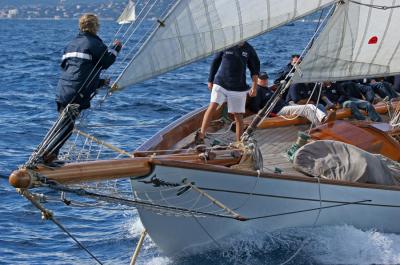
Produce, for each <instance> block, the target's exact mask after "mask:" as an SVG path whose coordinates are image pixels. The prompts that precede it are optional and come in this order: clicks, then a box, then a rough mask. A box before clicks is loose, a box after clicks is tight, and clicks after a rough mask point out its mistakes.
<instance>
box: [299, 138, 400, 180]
mask: <svg viewBox="0 0 400 265" xmlns="http://www.w3.org/2000/svg"><path fill="white" fill-rule="evenodd" d="M293 163H294V167H295V168H296V169H297V170H299V171H301V172H303V173H305V174H308V175H311V176H313V177H322V178H327V179H334V180H344V181H350V182H361V183H374V184H382V185H399V184H400V166H399V163H398V162H395V161H391V160H389V159H388V158H385V157H383V156H381V155H375V154H372V153H368V152H366V151H364V150H362V149H360V148H358V147H355V146H353V145H350V144H346V143H343V142H338V141H331V140H322V141H315V142H311V143H309V144H306V145H304V146H302V147H301V148H300V149H299V150H298V151H297V153H296V155H295V157H294V160H293Z"/></svg>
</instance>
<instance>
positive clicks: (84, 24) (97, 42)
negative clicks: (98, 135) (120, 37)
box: [44, 14, 122, 163]
mask: <svg viewBox="0 0 400 265" xmlns="http://www.w3.org/2000/svg"><path fill="white" fill-rule="evenodd" d="M79 29H80V32H79V33H78V36H76V37H75V38H74V39H73V40H72V41H71V42H70V43H69V44H68V45H67V47H66V48H65V49H64V54H63V56H62V60H61V77H60V79H59V81H58V86H57V90H58V92H57V96H56V103H57V110H58V112H59V113H61V112H62V111H63V110H64V108H66V107H67V105H68V104H78V105H79V108H78V110H79V112H80V111H82V110H84V109H87V108H89V107H90V100H91V98H92V97H93V96H94V95H95V93H96V90H97V89H98V88H100V87H101V86H104V85H105V84H107V82H108V81H106V80H104V79H100V72H101V70H102V69H107V68H108V67H110V66H111V65H112V64H113V63H114V62H115V59H116V56H117V54H118V52H119V51H120V50H121V47H122V45H121V43H120V42H119V41H115V42H114V46H113V48H112V49H108V48H107V46H106V45H105V44H104V43H103V41H102V40H101V39H100V38H99V37H98V36H97V31H98V29H99V20H98V18H97V16H95V15H94V14H84V15H82V16H81V17H80V19H79ZM76 118H77V116H75V115H71V117H70V119H69V120H70V122H69V124H68V125H67V128H64V129H65V130H64V132H63V133H62V135H61V136H59V137H58V139H59V140H58V142H57V143H55V144H54V145H53V146H54V148H53V150H50V152H49V153H48V154H45V156H44V162H45V163H50V162H51V161H52V160H54V159H56V158H57V155H58V152H59V150H60V148H61V147H62V145H63V144H64V143H65V142H66V141H67V139H68V138H69V136H70V135H71V134H72V131H73V129H74V123H75V119H76Z"/></svg>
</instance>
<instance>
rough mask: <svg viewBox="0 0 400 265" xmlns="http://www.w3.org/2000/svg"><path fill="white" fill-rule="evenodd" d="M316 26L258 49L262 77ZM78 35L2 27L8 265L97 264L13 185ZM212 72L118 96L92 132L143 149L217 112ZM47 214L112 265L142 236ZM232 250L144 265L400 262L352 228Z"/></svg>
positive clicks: (122, 214) (396, 241)
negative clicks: (212, 108)
mask: <svg viewBox="0 0 400 265" xmlns="http://www.w3.org/2000/svg"><path fill="white" fill-rule="evenodd" d="M315 27H316V23H315V22H313V23H311V22H310V23H308V22H304V21H303V22H297V23H295V24H294V26H287V27H282V28H280V29H277V30H274V31H273V32H271V33H269V34H267V35H265V36H261V37H258V38H256V39H254V40H251V41H250V43H251V44H252V45H253V46H254V47H255V48H256V50H257V52H258V54H259V56H260V59H261V63H262V70H265V71H267V72H268V73H269V74H270V76H271V77H272V78H274V77H275V76H276V73H277V71H278V69H279V68H280V67H282V66H283V65H284V64H286V63H287V62H288V61H289V58H290V55H291V54H293V53H300V52H301V49H302V47H304V46H305V45H306V43H307V42H308V40H309V38H310V36H311V35H312V34H313V33H314V30H315ZM77 28H78V27H77V22H76V21H73V20H58V21H52V20H0V91H1V93H0V125H1V127H0V174H1V178H0V198H1V203H0V264H95V262H94V261H93V260H92V259H91V258H90V257H89V256H88V255H87V254H86V253H85V252H83V251H82V250H81V249H80V248H79V247H77V246H76V245H75V244H74V242H73V241H72V240H71V239H70V238H69V237H67V236H66V235H65V234H64V233H63V232H62V231H60V230H59V229H58V228H57V227H56V226H55V225H54V224H53V223H52V222H50V221H43V220H41V215H40V213H39V211H38V210H37V209H36V208H34V207H33V206H32V205H31V204H30V203H29V202H28V201H26V200H25V199H24V198H22V197H21V196H19V195H18V194H17V193H16V192H15V190H14V189H13V188H12V187H10V186H9V184H8V181H7V176H8V175H9V174H10V172H11V171H12V170H14V169H16V168H17V167H18V166H19V165H21V164H23V163H24V162H25V161H26V160H27V159H28V157H29V155H30V154H31V152H32V150H33V149H34V148H35V147H36V145H37V144H39V143H40V141H41V140H42V138H43V136H44V135H45V133H46V131H47V129H48V128H49V127H50V126H51V125H52V122H53V121H54V120H55V119H56V117H57V112H56V106H55V101H54V97H55V87H56V85H57V79H58V76H59V63H60V58H61V56H62V51H63V48H64V46H65V45H66V44H67V42H68V41H70V40H71V39H72V38H73V37H74V36H75V35H76V34H77ZM117 29H118V25H117V24H116V23H114V22H112V21H102V23H101V28H100V33H99V35H100V36H101V37H102V38H103V39H104V41H105V42H106V43H109V42H110V41H112V39H113V38H114V34H115V32H116V31H117ZM124 49H125V51H127V49H128V48H127V47H124ZM166 52H168V51H166ZM123 55H124V52H122V54H121V56H120V58H119V59H121V57H123ZM209 64H210V58H207V59H205V60H203V61H200V62H197V63H195V64H191V65H189V66H186V67H183V68H181V69H179V70H176V71H173V72H171V73H167V74H164V75H162V76H160V77H158V78H154V79H152V80H149V81H146V82H143V83H141V84H138V85H135V86H131V87H129V88H127V89H125V90H123V91H121V92H118V93H115V94H114V95H112V96H111V97H110V98H108V99H107V100H106V101H105V102H104V103H103V104H102V105H101V107H99V108H95V109H96V110H95V111H93V112H91V113H89V115H90V116H91V119H90V124H89V125H91V126H92V128H95V133H96V136H98V137H99V138H101V139H102V140H106V141H108V142H111V143H113V144H114V145H116V146H118V147H120V148H123V149H124V150H128V151H131V150H134V149H135V148H136V147H138V146H139V145H140V144H141V143H143V142H144V141H145V140H146V139H148V138H149V137H151V136H152V135H153V134H155V133H156V132H157V131H158V130H160V129H161V128H163V127H164V126H166V125H168V124H169V123H171V122H172V121H174V120H176V119H177V118H179V117H181V116H182V115H184V114H186V113H188V112H190V111H192V110H194V109H196V108H199V107H201V106H203V105H205V104H207V103H208V100H209V91H208V90H207V85H206V83H207V78H208V70H209ZM123 67H124V65H123V64H118V63H116V64H115V65H114V66H113V67H112V68H111V69H110V71H107V72H106V74H108V75H110V76H112V77H115V76H114V75H113V74H118V73H119V72H121V70H122V69H123ZM138 67H140V66H138ZM96 100H98V99H95V100H94V104H96ZM43 192H45V194H46V195H48V196H57V193H55V192H48V191H45V190H43ZM45 206H46V207H47V208H49V209H51V210H52V211H53V212H54V213H55V217H56V218H57V220H59V221H60V222H61V223H62V224H63V225H64V226H65V227H66V228H67V229H68V230H69V231H70V232H71V233H72V234H73V235H75V236H76V237H77V238H78V239H79V240H80V241H81V242H82V243H83V244H84V245H85V246H86V247H87V248H88V249H89V250H90V251H91V252H92V253H93V254H94V255H95V256H96V257H98V258H99V260H101V261H102V262H103V263H104V264H128V263H129V260H130V256H131V254H132V253H133V249H134V247H135V245H136V243H137V242H138V239H139V236H140V233H141V231H142V230H143V226H142V224H141V223H140V220H139V217H138V215H137V212H136V211H135V210H134V209H127V208H126V207H122V206H114V207H113V208H111V207H107V208H98V207H71V206H67V205H64V204H62V203H55V202H49V203H47V204H45ZM382 218H384V217H382ZM310 225H311V224H310ZM230 242H231V244H229V246H228V247H225V248H223V249H215V250H212V251H207V252H203V253H198V254H196V255H194V256H189V257H181V258H171V257H166V256H164V255H163V254H162V252H161V251H160V250H159V249H158V248H157V246H156V245H155V244H154V243H153V242H152V241H151V240H150V239H149V237H147V238H146V240H145V243H144V247H143V249H142V251H141V253H140V256H139V259H138V264H157V265H158V264H181V265H183V264H281V263H285V262H286V261H288V260H289V262H288V263H287V264H396V263H400V236H399V235H395V234H384V233H380V232H377V231H361V230H359V229H356V228H354V227H352V226H347V225H342V226H330V227H314V228H303V229H287V230H284V231H277V232H275V233H272V234H266V235H260V234H254V235H249V236H247V237H245V238H243V237H241V238H231V239H230ZM295 253H297V254H296V255H294V254H295Z"/></svg>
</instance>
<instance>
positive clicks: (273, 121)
mask: <svg viewBox="0 0 400 265" xmlns="http://www.w3.org/2000/svg"><path fill="white" fill-rule="evenodd" d="M398 105H400V104H399V101H395V102H392V106H393V108H396V106H398ZM374 107H375V110H376V112H378V113H379V114H385V113H386V112H387V107H386V105H385V104H383V103H378V104H376V105H375V106H374ZM361 112H362V113H363V114H364V115H367V114H366V112H365V111H361ZM349 117H351V110H350V109H348V108H343V109H340V110H338V111H337V112H336V119H337V120H342V119H345V118H349ZM249 123H250V121H248V120H247V122H246V121H245V124H249ZM307 123H309V121H308V120H307V119H306V118H303V117H299V118H296V119H285V118H282V117H272V118H268V119H265V120H264V121H263V122H261V123H260V124H259V125H258V128H260V129H267V128H276V127H284V126H290V125H301V124H307Z"/></svg>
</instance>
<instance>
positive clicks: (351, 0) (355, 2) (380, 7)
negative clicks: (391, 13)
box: [349, 0, 400, 10]
mask: <svg viewBox="0 0 400 265" xmlns="http://www.w3.org/2000/svg"><path fill="white" fill-rule="evenodd" d="M349 2H351V3H354V4H357V5H360V6H366V7H370V8H375V9H381V10H388V9H394V8H400V5H393V6H384V5H374V4H366V3H361V2H359V1H355V0H349Z"/></svg>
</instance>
